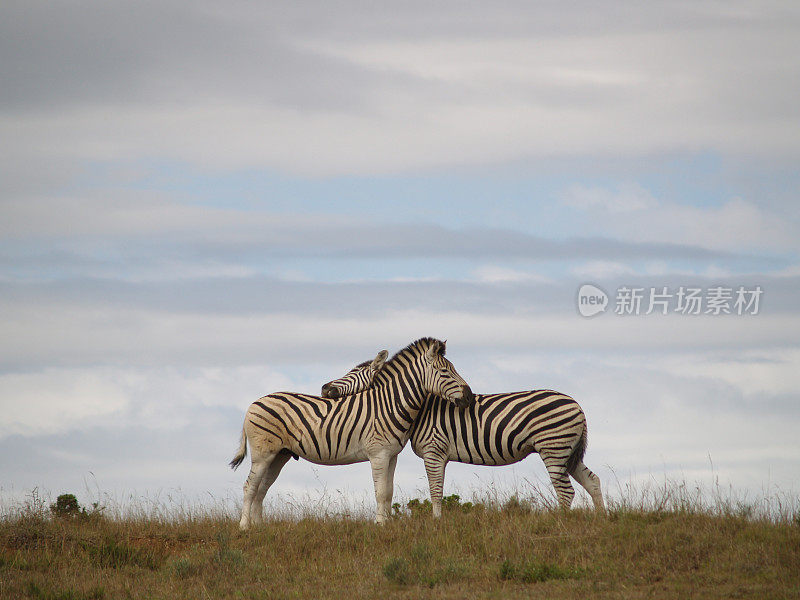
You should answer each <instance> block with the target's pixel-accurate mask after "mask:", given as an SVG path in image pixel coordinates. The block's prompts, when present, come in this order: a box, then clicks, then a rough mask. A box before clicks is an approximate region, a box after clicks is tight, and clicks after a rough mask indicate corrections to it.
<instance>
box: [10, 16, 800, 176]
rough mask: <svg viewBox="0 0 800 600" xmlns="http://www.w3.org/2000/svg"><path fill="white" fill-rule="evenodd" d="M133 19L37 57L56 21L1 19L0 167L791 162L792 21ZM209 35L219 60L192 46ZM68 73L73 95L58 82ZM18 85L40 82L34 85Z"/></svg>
mask: <svg viewBox="0 0 800 600" xmlns="http://www.w3.org/2000/svg"><path fill="white" fill-rule="evenodd" d="M142 6H144V8H141V9H137V8H132V9H131V10H130V11H129V12H130V17H131V19H132V22H134V23H137V28H135V30H136V31H137V35H136V36H131V35H130V33H128V32H127V31H124V30H122V29H121V28H120V26H119V24H118V23H117V21H118V19H114V18H113V17H112V16H111V15H110V14H106V11H94V13H95V14H86V15H84V14H81V13H80V11H75V14H72V13H67V14H64V15H62V17H63V19H65V20H67V21H68V22H69V23H70V25H71V26H70V27H66V28H61V29H60V30H58V31H53V32H51V33H53V36H48V35H46V34H45V35H40V36H39V39H40V42H39V43H37V44H36V46H35V48H33V47H31V46H30V45H29V44H28V43H27V42H25V40H27V39H28V38H33V37H35V36H34V35H32V34H33V33H34V32H38V33H41V30H42V29H44V31H45V32H48V31H49V30H48V29H47V27H48V23H49V21H52V16H51V15H48V17H47V18H45V17H44V16H43V15H38V18H39V20H38V21H37V20H36V17H37V15H36V14H35V13H34V14H33V17H31V18H29V20H21V19H19V18H17V19H14V18H13V17H14V16H13V15H12V16H11V17H9V19H6V20H7V21H8V22H12V23H14V22H16V23H18V26H19V27H23V26H27V27H30V33H31V35H24V34H21V35H17V36H14V38H13V40H14V42H15V43H16V44H18V45H17V46H12V50H11V51H10V54H12V55H13V57H14V63H13V65H11V67H10V68H9V69H8V71H7V73H6V75H7V76H8V78H12V77H13V78H14V79H12V81H13V83H11V84H9V85H7V86H6V88H8V90H7V91H6V93H7V94H9V95H10V97H9V98H7V105H8V108H7V110H6V111H5V112H4V113H2V114H0V139H3V140H13V144H10V145H6V146H5V148H2V149H0V155H3V154H8V155H9V156H16V157H20V156H22V157H25V159H26V160H28V161H30V160H35V161H37V162H42V163H45V162H46V161H48V160H49V161H53V160H55V159H57V158H65V157H73V158H79V159H81V160H86V161H108V160H115V159H152V158H157V159H165V160H177V161H181V162H190V163H193V164H197V165H201V166H203V167H205V168H207V167H210V168H214V169H241V168H249V167H256V168H271V169H281V170H285V171H290V172H295V173H304V174H314V175H324V174H333V173H336V174H343V173H347V174H364V173H369V174H373V173H396V172H404V171H408V170H414V169H428V168H432V167H433V168H435V167H438V166H451V165H472V164H486V163H490V164H493V163H497V162H501V161H517V160H525V159H530V158H534V157H544V156H546V157H552V156H572V157H574V156H586V155H587V154H593V155H601V156H609V155H610V156H619V155H626V156H632V155H652V154H654V153H659V152H681V151H692V152H696V151H709V150H711V151H715V152H718V153H721V154H735V155H749V154H750V153H751V152H752V149H753V148H758V149H759V152H760V153H761V154H762V155H767V154H768V155H772V156H797V155H798V152H799V151H800V148H799V147H798V142H797V140H798V139H800V135H798V131H799V130H800V121H798V118H797V114H796V111H795V110H794V98H796V97H797V95H798V90H797V89H796V88H797V86H796V81H795V78H793V77H792V75H793V74H794V73H795V72H796V71H797V70H798V66H799V64H798V58H797V57H798V56H800V52H798V42H797V36H796V23H797V16H796V15H794V14H791V11H789V13H790V14H784V15H781V17H780V18H770V15H774V14H777V13H778V12H780V11H778V10H775V8H773V9H772V10H766V9H765V11H764V12H765V14H764V15H761V14H759V15H748V16H738V17H736V18H731V17H730V16H729V15H725V14H716V16H713V17H711V16H709V15H702V14H698V12H697V11H690V10H687V9H685V8H680V7H677V8H676V7H666V8H665V7H661V8H659V9H656V10H654V12H649V11H648V10H640V11H635V13H636V14H635V15H629V14H628V13H629V12H630V11H628V10H627V8H626V9H625V10H621V9H620V8H619V7H616V9H613V8H609V9H608V10H612V11H615V13H616V14H615V18H613V19H608V18H607V15H606V14H602V15H601V14H599V13H597V12H596V9H593V7H589V6H583V7H582V8H581V10H580V11H579V12H580V18H576V13H574V12H573V11H572V10H570V9H566V8H565V9H562V10H561V11H560V12H559V11H553V12H552V13H550V14H548V15H546V18H544V21H543V22H547V23H551V26H550V27H543V26H542V21H539V20H537V19H531V18H530V17H524V18H523V17H522V16H521V15H520V13H521V12H524V11H520V10H518V9H517V8H516V7H508V8H506V9H505V10H501V9H499V8H497V7H492V8H491V9H490V8H488V7H487V8H484V9H477V10H472V11H470V14H469V15H464V14H463V13H462V11H461V10H459V11H454V13H458V15H459V18H457V19H453V15H452V14H447V13H445V14H444V15H440V16H439V17H438V18H436V19H433V20H431V19H429V18H427V16H426V15H427V14H428V10H432V11H433V12H438V10H437V9H433V8H429V7H426V9H428V10H419V11H414V12H413V13H405V11H402V10H398V9H396V8H377V9H376V10H375V11H374V12H373V13H371V14H373V16H374V23H381V24H382V25H381V26H380V27H379V28H378V29H377V30H380V31H382V32H383V33H382V34H376V33H375V32H376V31H377V30H376V28H375V25H374V24H373V23H370V27H364V28H363V30H362V29H359V28H354V26H353V23H354V22H356V21H358V19H359V17H360V16H361V15H360V13H361V11H362V10H363V7H359V8H356V7H351V8H350V9H349V11H347V10H345V11H343V12H342V14H341V15H340V19H341V20H338V21H336V27H334V24H333V23H329V24H328V25H329V26H328V27H327V28H322V27H319V26H318V24H317V23H316V22H315V20H314V19H307V18H302V19H301V18H297V19H296V20H292V18H288V17H287V16H282V15H275V14H272V13H269V14H261V13H260V11H256V14H258V16H257V17H252V18H250V17H249V10H244V9H240V11H241V12H237V11H236V10H231V11H227V12H226V14H225V15H224V16H220V15H218V14H216V13H215V12H214V11H208V10H206V9H203V8H200V9H198V10H197V11H193V10H188V11H187V10H186V9H185V7H184V6H180V7H177V6H171V7H168V9H169V12H170V15H171V18H172V19H174V22H175V27H174V28H169V29H167V28H165V27H164V26H163V25H162V24H160V23H156V22H155V21H154V20H153V19H152V18H151V15H150V14H149V12H148V11H151V10H152V8H149V7H147V6H145V5H142ZM459 8H461V7H459ZM717 11H718V12H720V13H722V12H723V11H722V10H721V9H714V10H713V11H711V12H712V13H717ZM537 12H538V11H537ZM228 13H230V14H228ZM396 13H401V14H399V15H398V14H396ZM246 15H247V16H246ZM540 16H542V17H545V15H544V14H541V15H540ZM282 19H288V20H282ZM584 19H586V23H588V25H584ZM256 22H263V23H265V24H268V25H269V27H268V28H267V31H270V27H274V28H275V31H280V35H272V34H269V33H268V34H266V35H265V34H264V29H263V28H260V27H256V26H254V23H256ZM98 30H101V31H107V32H110V33H108V39H113V40H114V44H112V46H113V47H112V48H109V49H108V52H110V54H109V56H110V57H114V56H116V57H118V59H120V60H117V61H114V60H110V59H107V60H102V59H103V58H104V57H98V56H96V53H91V52H87V50H86V49H87V48H91V47H92V46H91V44H87V43H86V42H84V41H83V38H82V37H81V36H90V39H95V38H94V37H93V36H94V35H96V34H95V32H96V31H98ZM209 31H214V33H215V35H214V36H213V41H214V42H215V43H212V44H210V45H209V46H208V47H207V48H202V49H201V48H198V47H197V45H196V44H195V43H193V42H194V40H195V39H208V38H209V36H208V32H209ZM420 31H425V32H426V35H425V36H421V35H420V33H419V32H420ZM65 32H66V33H65ZM176 32H180V33H176ZM50 37H53V40H54V41H53V44H52V45H48V43H47V40H48V39H50ZM20 40H22V41H20ZM41 40H44V41H41ZM78 40H80V41H78ZM198 53H199V54H198ZM164 56H167V57H169V60H164V59H163V57H164ZM122 57H125V58H126V59H128V60H124V61H123V60H122ZM67 60H69V61H70V62H69V67H70V73H71V75H72V76H71V77H69V78H65V77H63V71H65V69H59V68H58V67H59V66H60V65H63V64H64V61H67ZM118 63H119V66H118V67H117V68H114V66H115V65H117V64H118ZM20 73H24V74H25V77H26V78H30V76H31V74H34V75H36V76H37V77H36V78H34V79H35V81H34V84H35V85H33V84H30V83H29V82H27V81H26V79H25V78H22V77H20V76H19V74H20ZM76 81H78V82H81V83H80V85H79V84H77V83H76ZM0 100H1V98H0ZM31 105H32V106H33V107H34V108H33V109H30V108H28V107H29V106H31ZM21 107H25V108H26V109H27V110H22V109H21Z"/></svg>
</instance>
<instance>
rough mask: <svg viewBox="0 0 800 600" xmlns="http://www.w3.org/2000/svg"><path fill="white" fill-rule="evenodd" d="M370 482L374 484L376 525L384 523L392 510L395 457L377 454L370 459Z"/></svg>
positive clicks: (394, 455)
mask: <svg viewBox="0 0 800 600" xmlns="http://www.w3.org/2000/svg"><path fill="white" fill-rule="evenodd" d="M369 462H370V464H371V466H372V481H373V482H374V484H375V500H376V502H377V503H378V510H377V512H376V513H375V522H376V523H385V522H386V520H387V519H388V518H389V515H390V514H391V509H392V495H393V493H394V469H395V467H396V466H397V455H396V454H393V455H391V456H389V455H387V454H379V455H377V456H375V457H371V458H370V459H369Z"/></svg>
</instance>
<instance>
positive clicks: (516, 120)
mask: <svg viewBox="0 0 800 600" xmlns="http://www.w3.org/2000/svg"><path fill="white" fill-rule="evenodd" d="M0 81H3V85H2V86H0V310H1V311H2V312H1V313H0V314H2V317H0V509H2V508H8V507H9V506H13V505H14V503H15V502H19V501H21V499H24V498H26V497H29V496H30V494H31V492H32V490H34V489H36V490H38V492H39V493H41V494H44V495H45V496H48V497H55V496H56V495H57V494H60V493H66V492H72V493H76V494H77V495H78V496H79V499H80V500H81V501H82V502H83V503H89V502H91V501H92V500H93V499H98V498H104V499H105V500H106V501H116V502H117V503H121V504H124V503H125V502H126V501H127V500H126V499H130V498H150V499H153V498H165V497H166V498H173V497H176V498H183V499H184V501H185V499H192V501H198V502H202V501H203V499H211V500H210V501H212V502H229V503H234V504H235V502H236V501H238V500H239V498H240V495H241V485H242V483H243V481H244V478H245V476H246V472H242V471H241V470H240V471H238V472H232V471H231V470H230V469H228V467H227V462H228V461H229V460H230V458H231V456H232V455H233V453H234V451H235V449H236V447H237V444H238V436H239V432H240V429H241V423H242V419H243V416H244V412H245V410H246V408H247V406H248V404H249V403H250V402H252V401H254V400H256V399H258V398H259V397H261V396H263V395H265V394H267V393H270V392H273V391H280V390H292V391H301V392H310V393H315V392H318V390H319V388H320V386H321V384H322V383H324V382H326V381H328V380H330V379H334V378H336V377H338V376H340V375H341V374H343V373H344V372H345V371H346V370H347V369H349V368H350V367H352V366H353V365H355V364H356V363H359V362H362V361H364V360H367V359H369V358H372V357H374V356H375V354H376V353H377V352H378V351H379V350H381V349H387V350H389V351H390V352H395V351H397V350H399V349H400V348H402V347H403V346H405V345H406V344H408V343H409V342H411V341H413V340H415V339H417V338H419V337H423V336H434V337H439V338H441V339H447V340H448V357H449V358H450V359H451V360H452V362H453V363H454V364H455V366H456V368H457V369H458V370H459V372H460V373H461V375H462V376H463V377H464V378H465V379H466V380H467V381H468V382H469V383H470V385H471V386H472V389H473V390H474V391H475V392H477V393H494V392H503V391H518V390H525V389H541V388H552V389H557V390H559V391H561V392H564V393H567V394H570V395H572V396H573V397H574V398H575V399H576V400H578V402H579V403H580V404H581V406H582V407H583V409H584V411H585V413H586V415H587V419H588V423H589V440H590V441H589V449H588V451H587V454H586V460H585V462H586V464H587V465H588V466H589V467H590V468H592V469H593V470H594V471H596V472H597V474H598V475H599V476H600V478H601V480H602V481H603V485H604V490H605V492H606V494H607V495H609V496H611V497H620V496H622V495H624V494H625V491H626V490H627V489H628V488H629V487H630V486H633V487H634V488H637V489H642V486H647V485H652V484H654V482H655V483H663V482H665V481H669V482H679V483H680V482H684V483H686V484H687V485H690V486H691V485H695V483H697V482H700V483H701V484H702V485H705V486H711V487H713V486H717V485H718V486H720V488H721V489H724V490H726V493H730V494H734V495H736V496H737V497H740V496H741V497H747V498H751V499H755V498H761V497H764V496H772V495H778V496H783V497H789V498H797V496H798V494H800V442H799V441H798V437H797V435H796V431H797V427H798V425H799V424H800V423H799V421H800V408H799V407H798V400H800V396H799V394H800V392H798V390H800V375H799V374H800V310H799V309H798V305H797V302H798V298H800V235H798V234H799V233H800V203H798V202H797V199H798V193H799V192H800V169H799V168H798V165H800V111H798V108H797V98H798V97H800V9H799V8H798V6H797V4H796V3H793V2H759V3H757V4H756V3H749V2H692V3H675V2H649V3H645V4H630V3H624V2H606V3H602V4H598V3H592V2H575V3H568V4H564V3H536V2H494V3H491V5H489V4H486V3H481V2H439V1H437V2H424V3H416V2H408V3H362V2H296V3H283V2H237V1H234V2H227V3H225V4H224V5H222V4H220V3H217V2H205V1H202V0H201V1H197V2H178V1H175V0H159V1H158V2H141V1H137V2H128V1H124V0H123V1H120V2H115V3H106V2H83V1H68V0H65V1H63V2H58V3H52V2H36V1H34V2H31V1H30V0H24V1H14V0H10V1H5V2H3V3H2V6H0ZM584 284H591V285H592V286H594V288H591V289H595V288H596V289H597V290H599V292H597V294H595V295H597V296H598V297H599V298H602V297H603V295H604V297H605V298H606V300H605V302H606V304H605V305H604V308H605V309H604V310H603V311H601V312H599V313H598V314H595V315H594V316H591V317H586V316H583V315H582V314H581V312H580V309H581V294H579V289H580V288H581V286H583V285H584ZM587 289H589V288H587ZM631 290H633V291H631ZM691 290H695V291H694V292H692V293H693V294H694V296H695V297H699V298H700V302H701V304H700V305H699V307H698V306H696V305H695V306H694V308H696V309H697V310H694V309H691V310H687V305H686V303H685V302H683V300H684V299H685V297H686V295H688V294H689V292H690V291H691ZM715 290H717V291H715ZM635 297H638V298H639V301H640V302H641V304H640V305H638V306H636V305H634V304H633V303H631V302H628V300H626V298H628V299H631V298H635ZM651 301H654V302H653V303H652V306H651ZM737 301H738V302H737ZM584 302H585V304H584V305H583V307H584V308H585V307H586V306H588V304H586V303H588V302H589V300H588V298H587V299H585V300H584ZM695 312H696V313H697V314H693V313H695ZM647 313H650V314H647ZM664 313H666V314H664ZM245 471H246V469H245ZM546 481H547V477H546V472H545V470H544V468H543V466H542V464H541V461H539V460H538V459H537V458H536V457H531V458H529V459H527V460H525V461H523V462H521V463H518V464H516V465H514V466H510V467H503V468H488V467H469V466H464V465H455V464H451V465H450V466H449V467H448V470H447V483H446V488H445V493H460V494H461V495H462V496H465V497H470V496H471V495H475V494H478V495H480V494H486V493H489V492H491V493H497V494H500V495H502V494H509V493H513V492H514V491H518V492H520V493H522V494H524V493H526V491H530V486H531V485H541V486H542V487H543V488H544V489H546V486H547V483H546ZM395 483H396V487H395V493H396V495H397V497H398V499H403V498H411V497H416V496H419V497H424V495H425V494H426V493H427V482H426V479H425V474H424V469H423V466H422V462H421V461H420V460H419V459H418V458H416V456H414V455H413V453H412V452H411V450H410V448H408V447H407V448H406V449H405V450H404V451H403V453H402V454H401V456H400V460H399V463H398V470H397V474H396V482H395ZM637 486H638V487H637ZM270 496H271V497H274V500H272V502H273V505H274V506H278V505H280V504H281V503H287V502H288V503H290V504H291V503H295V504H302V503H303V502H305V503H306V504H310V505H312V506H327V505H329V504H335V503H336V502H338V501H340V500H341V501H342V502H344V503H345V504H346V503H350V504H353V503H355V504H358V503H361V505H362V506H366V507H367V508H368V509H371V506H372V504H371V503H372V502H374V500H372V481H371V476H370V471H369V466H368V464H366V463H364V464H360V465H353V466H338V467H323V466H315V465H312V464H310V463H308V462H303V461H300V462H298V463H295V462H292V463H291V464H290V465H287V467H286V468H285V469H284V471H283V473H282V474H281V476H280V478H279V479H278V481H277V483H276V484H275V486H274V487H273V489H272V490H271V491H270ZM583 500H584V501H585V500H586V498H585V497H584V498H583Z"/></svg>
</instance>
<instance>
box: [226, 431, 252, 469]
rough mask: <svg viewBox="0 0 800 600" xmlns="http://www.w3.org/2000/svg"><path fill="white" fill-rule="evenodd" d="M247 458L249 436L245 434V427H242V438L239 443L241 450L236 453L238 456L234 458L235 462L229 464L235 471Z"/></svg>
mask: <svg viewBox="0 0 800 600" xmlns="http://www.w3.org/2000/svg"><path fill="white" fill-rule="evenodd" d="M245 456H247V434H246V433H245V432H244V425H242V437H241V440H240V441H239V450H237V451H236V456H234V457H233V460H231V462H230V463H228V464H230V466H231V469H233V470H234V471H235V470H236V467H238V466H239V465H240V464H242V461H243V460H244V457H245Z"/></svg>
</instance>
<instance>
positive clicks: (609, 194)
mask: <svg viewBox="0 0 800 600" xmlns="http://www.w3.org/2000/svg"><path fill="white" fill-rule="evenodd" d="M562 201H563V203H564V204H565V205H567V206H573V207H576V208H581V209H584V210H586V209H603V210H606V211H608V212H611V213H627V212H631V211H636V210H644V209H650V208H654V207H655V206H656V205H657V204H658V203H657V201H656V199H655V198H653V196H652V195H651V194H650V192H648V191H647V190H646V189H644V188H643V187H641V186H640V185H638V184H635V183H628V184H622V185H620V186H619V188H618V189H617V190H616V191H611V190H607V189H604V188H599V187H588V186H584V185H578V184H575V185H571V186H569V187H568V188H567V189H566V190H565V191H564V193H563V195H562Z"/></svg>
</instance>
